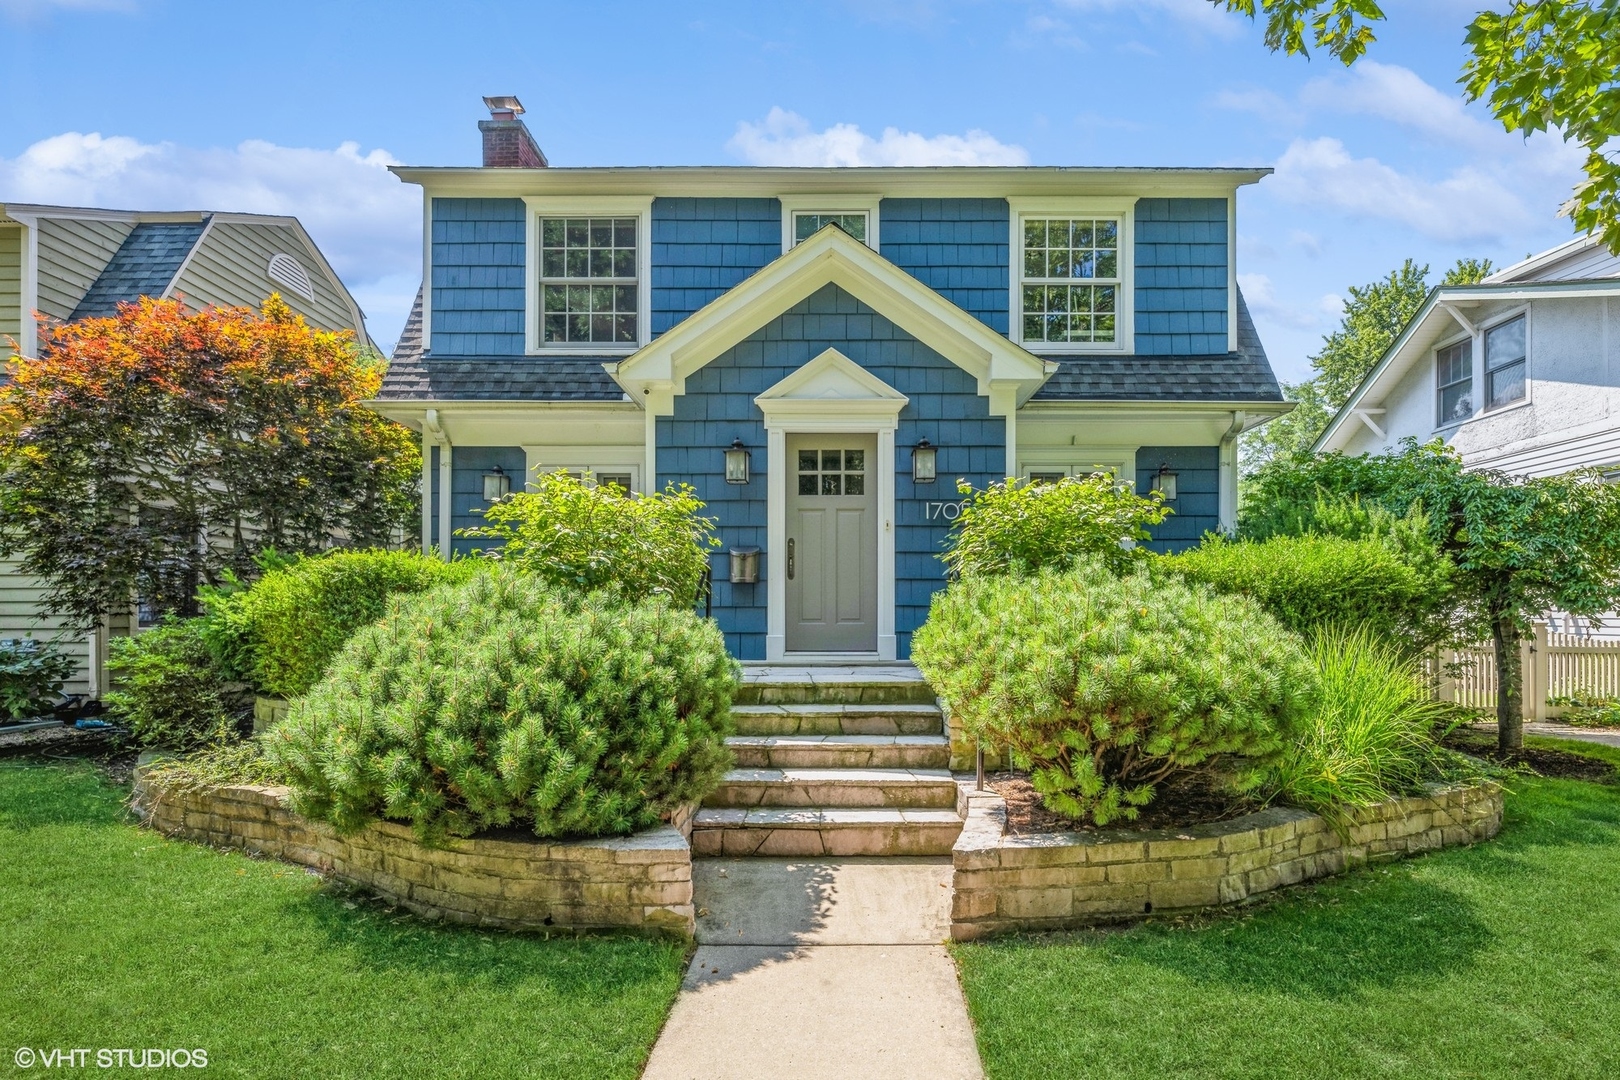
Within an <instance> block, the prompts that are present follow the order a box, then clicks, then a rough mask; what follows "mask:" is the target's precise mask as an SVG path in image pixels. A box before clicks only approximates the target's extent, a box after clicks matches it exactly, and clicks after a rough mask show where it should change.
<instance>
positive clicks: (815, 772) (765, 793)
mask: <svg viewBox="0 0 1620 1080" xmlns="http://www.w3.org/2000/svg"><path fill="white" fill-rule="evenodd" d="M703 805H704V806H706V807H721V806H727V807H736V806H748V807H751V806H807V807H822V808H831V807H850V806H858V807H876V806H886V807H890V808H892V809H906V808H914V809H927V808H932V809H941V810H943V809H951V808H954V807H955V806H956V781H955V780H953V779H951V774H950V773H949V772H948V771H947V770H945V769H918V770H911V769H732V770H731V771H730V772H728V773H726V775H725V778H724V779H722V780H721V781H720V786H719V787H717V788H715V789H714V790H713V791H712V792H710V793H709V794H708V796H707V797H706V798H704V800H703Z"/></svg>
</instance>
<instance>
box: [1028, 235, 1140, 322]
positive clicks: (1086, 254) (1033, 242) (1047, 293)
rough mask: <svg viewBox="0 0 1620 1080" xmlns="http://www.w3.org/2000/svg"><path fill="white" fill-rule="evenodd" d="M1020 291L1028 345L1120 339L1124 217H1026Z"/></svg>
mask: <svg viewBox="0 0 1620 1080" xmlns="http://www.w3.org/2000/svg"><path fill="white" fill-rule="evenodd" d="M1020 224H1021V225H1022V230H1023V233H1022V240H1023V265H1022V266H1021V267H1020V273H1019V287H1018V295H1019V299H1020V305H1019V306H1020V309H1021V310H1020V317H1021V319H1022V323H1021V326H1022V330H1023V341H1024V344H1025V345H1026V346H1036V345H1038V344H1040V343H1048V344H1064V345H1070V344H1078V345H1088V344H1113V343H1115V342H1117V341H1118V340H1119V329H1120V327H1119V310H1120V298H1121V295H1122V293H1123V288H1122V284H1123V278H1122V276H1121V274H1122V270H1121V266H1120V264H1121V261H1122V259H1121V255H1120V236H1121V233H1122V227H1121V226H1122V222H1121V221H1120V219H1119V218H1116V217H1027V216H1026V217H1024V218H1023V219H1022V221H1021V223H1020Z"/></svg>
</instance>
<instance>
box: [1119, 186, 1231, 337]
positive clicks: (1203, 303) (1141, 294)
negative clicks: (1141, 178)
mask: <svg viewBox="0 0 1620 1080" xmlns="http://www.w3.org/2000/svg"><path fill="white" fill-rule="evenodd" d="M1226 239H1227V229H1226V200H1225V199H1138V200H1137V202H1136V351H1137V352H1138V353H1143V354H1154V353H1157V354H1166V353H1170V354H1178V355H1184V356H1198V355H1208V354H1212V353H1225V352H1226V312H1227V296H1226V285H1227V262H1226V260H1227V251H1226Z"/></svg>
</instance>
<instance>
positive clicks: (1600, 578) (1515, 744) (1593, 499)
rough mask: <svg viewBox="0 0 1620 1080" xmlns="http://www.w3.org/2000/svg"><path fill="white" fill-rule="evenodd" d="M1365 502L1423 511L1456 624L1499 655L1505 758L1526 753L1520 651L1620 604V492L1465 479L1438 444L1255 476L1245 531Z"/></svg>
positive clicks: (1568, 479)
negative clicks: (1443, 563) (1551, 615)
mask: <svg viewBox="0 0 1620 1080" xmlns="http://www.w3.org/2000/svg"><path fill="white" fill-rule="evenodd" d="M1322 493H1328V494H1331V495H1336V496H1341V497H1346V498H1348V497H1359V498H1361V499H1363V500H1366V501H1368V502H1374V503H1378V504H1380V505H1382V506H1384V507H1385V508H1386V509H1388V510H1390V511H1391V512H1393V513H1396V514H1402V515H1404V514H1406V513H1407V512H1408V511H1409V510H1411V509H1412V508H1413V507H1421V508H1423V509H1424V510H1425V511H1426V512H1427V514H1428V519H1429V522H1430V529H1431V532H1432V535H1433V537H1434V540H1435V542H1436V543H1437V544H1438V545H1439V547H1440V550H1441V551H1443V552H1444V553H1446V554H1447V555H1449V556H1450V558H1451V560H1452V561H1453V563H1455V565H1456V571H1455V573H1454V574H1453V575H1452V584H1453V587H1454V588H1455V590H1456V596H1457V600H1458V604H1459V609H1460V610H1459V616H1460V618H1461V619H1462V620H1463V623H1464V625H1465V626H1466V627H1467V628H1469V629H1471V630H1473V631H1474V632H1476V633H1480V634H1484V633H1488V634H1489V635H1490V637H1491V640H1492V642H1493V643H1494V646H1495V651H1496V673H1497V675H1496V679H1497V682H1496V718H1497V724H1498V731H1499V733H1500V735H1499V741H1500V744H1501V746H1502V749H1504V750H1512V749H1518V748H1519V747H1521V746H1523V745H1524V722H1523V715H1522V693H1523V691H1522V686H1523V680H1522V674H1523V673H1522V672H1521V671H1520V670H1519V647H1518V646H1519V642H1520V640H1521V639H1523V638H1524V637H1525V636H1527V634H1528V632H1529V628H1530V621H1531V619H1533V618H1534V617H1535V616H1537V615H1540V614H1542V613H1543V612H1546V611H1548V610H1551V609H1553V608H1558V609H1560V610H1563V611H1568V612H1571V613H1572V614H1576V615H1599V614H1602V613H1603V612H1605V611H1608V610H1610V609H1611V608H1612V607H1613V606H1614V604H1615V602H1616V601H1617V600H1620V487H1616V486H1615V485H1611V484H1606V483H1604V481H1603V478H1602V477H1601V476H1600V475H1598V474H1597V473H1595V472H1594V471H1591V470H1582V471H1579V472H1574V473H1567V474H1565V475H1563V476H1551V477H1515V476H1508V475H1506V474H1504V473H1500V472H1495V471H1492V470H1484V469H1481V470H1474V469H1469V470H1465V469H1464V468H1463V463H1462V458H1461V457H1459V456H1458V455H1457V453H1456V451H1454V450H1452V449H1451V448H1449V447H1447V446H1445V445H1444V444H1443V443H1441V442H1440V441H1439V440H1436V441H1434V442H1432V443H1429V444H1427V445H1423V446H1419V445H1418V444H1417V441H1416V440H1414V439H1407V440H1405V441H1404V442H1403V443H1402V445H1401V449H1400V451H1399V452H1398V453H1394V454H1386V455H1380V456H1377V457H1371V456H1366V455H1363V456H1361V457H1354V458H1352V457H1346V456H1344V455H1342V454H1327V455H1323V456H1321V457H1315V458H1308V459H1303V460H1295V461H1278V462H1274V463H1273V464H1272V465H1271V466H1268V467H1267V468H1266V469H1265V470H1263V471H1262V472H1261V473H1260V474H1259V475H1258V476H1256V477H1255V481H1254V487H1253V491H1252V495H1251V498H1250V501H1249V503H1248V504H1247V505H1246V507H1245V509H1244V513H1243V517H1242V519H1241V520H1240V522H1239V529H1240V532H1242V533H1244V534H1246V535H1250V536H1257V537H1263V536H1267V535H1278V534H1282V533H1288V532H1292V531H1297V528H1298V527H1299V526H1298V525H1297V524H1295V523H1302V522H1308V521H1309V520H1310V518H1311V514H1312V511H1311V510H1310V509H1309V507H1310V506H1314V505H1315V503H1316V500H1317V499H1318V497H1319V495H1320V494H1322Z"/></svg>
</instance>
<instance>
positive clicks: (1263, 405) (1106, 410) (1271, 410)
mask: <svg viewBox="0 0 1620 1080" xmlns="http://www.w3.org/2000/svg"><path fill="white" fill-rule="evenodd" d="M1296 408H1298V403H1297V402H1293V401H1160V400H1157V399H1155V398H1139V399H1136V400H1113V401H1088V400H1085V399H1075V400H1067V401H1066V400H1057V401H1053V400H1050V399H1047V400H1042V401H1031V402H1029V403H1027V404H1026V405H1024V407H1023V411H1024V412H1025V413H1027V414H1032V415H1040V416H1043V417H1044V416H1047V415H1048V414H1063V415H1066V416H1067V415H1075V416H1085V415H1099V414H1108V415H1114V414H1118V413H1139V414H1142V415H1144V416H1154V415H1163V414H1165V413H1178V414H1179V413H1192V414H1208V415H1210V416H1214V415H1217V414H1219V415H1222V416H1225V415H1228V414H1230V413H1232V412H1234V411H1235V412H1241V413H1243V414H1245V416H1247V417H1248V419H1249V420H1251V421H1253V422H1252V423H1250V424H1249V425H1248V426H1249V427H1258V426H1259V425H1260V424H1263V423H1265V422H1266V421H1267V420H1270V419H1272V418H1273V417H1277V416H1282V415H1283V414H1284V413H1290V412H1293V411H1294V410H1295V409H1296ZM1245 430H1247V428H1245Z"/></svg>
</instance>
